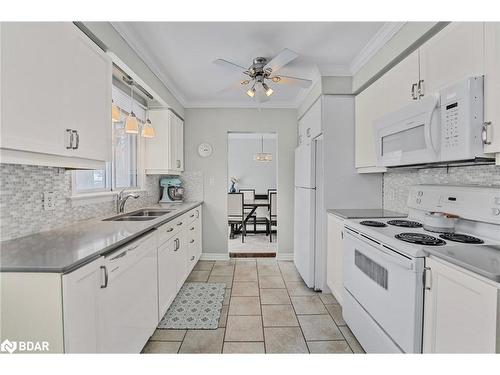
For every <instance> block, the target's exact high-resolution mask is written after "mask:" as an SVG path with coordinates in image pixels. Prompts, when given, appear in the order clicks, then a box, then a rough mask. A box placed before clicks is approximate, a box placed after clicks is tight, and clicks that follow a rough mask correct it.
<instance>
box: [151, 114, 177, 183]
mask: <svg viewBox="0 0 500 375" xmlns="http://www.w3.org/2000/svg"><path fill="white" fill-rule="evenodd" d="M149 119H150V120H151V122H152V123H153V126H154V128H155V132H156V136H155V137H154V138H151V139H148V140H147V143H146V174H174V175H175V174H180V173H181V172H182V171H184V122H183V121H182V120H181V119H180V118H179V117H177V116H176V115H175V114H174V113H173V112H172V111H170V110H168V109H153V110H149Z"/></svg>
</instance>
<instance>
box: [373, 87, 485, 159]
mask: <svg viewBox="0 0 500 375" xmlns="http://www.w3.org/2000/svg"><path fill="white" fill-rule="evenodd" d="M483 111H484V109H483V77H471V78H468V79H465V80H462V81H460V82H457V83H455V84H453V85H451V86H449V87H446V88H444V89H442V90H440V91H439V92H438V93H434V94H431V95H428V96H426V97H424V98H423V99H420V100H418V101H415V102H414V103H411V104H409V105H407V106H405V107H403V108H401V109H400V110H398V111H396V112H392V113H389V114H386V115H384V116H383V117H381V118H379V119H377V120H375V121H374V135H375V152H376V153H377V164H378V165H379V166H384V167H395V166H404V165H419V164H427V163H443V162H456V161H466V160H475V159H478V158H479V159H481V158H486V157H487V155H485V154H484V151H483V147H484V145H483V139H482V138H483V137H482V134H483Z"/></svg>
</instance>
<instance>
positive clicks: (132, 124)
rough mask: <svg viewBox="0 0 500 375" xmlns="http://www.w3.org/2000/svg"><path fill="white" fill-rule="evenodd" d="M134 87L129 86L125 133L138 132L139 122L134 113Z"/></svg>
mask: <svg viewBox="0 0 500 375" xmlns="http://www.w3.org/2000/svg"><path fill="white" fill-rule="evenodd" d="M133 108H134V88H133V86H132V85H131V86H130V114H129V115H128V117H127V120H126V121H125V133H129V134H138V133H139V122H138V121H137V117H136V116H135V113H134V109H133Z"/></svg>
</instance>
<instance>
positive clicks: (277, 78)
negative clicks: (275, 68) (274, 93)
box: [271, 76, 281, 83]
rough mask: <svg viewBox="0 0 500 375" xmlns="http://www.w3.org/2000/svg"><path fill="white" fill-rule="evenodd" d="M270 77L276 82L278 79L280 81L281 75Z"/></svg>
mask: <svg viewBox="0 0 500 375" xmlns="http://www.w3.org/2000/svg"><path fill="white" fill-rule="evenodd" d="M271 79H272V81H273V82H274V83H278V82H279V81H281V77H278V76H276V77H273V78H271Z"/></svg>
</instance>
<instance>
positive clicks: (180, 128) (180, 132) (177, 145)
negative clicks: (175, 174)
mask: <svg viewBox="0 0 500 375" xmlns="http://www.w3.org/2000/svg"><path fill="white" fill-rule="evenodd" d="M172 142H173V144H172V150H173V151H174V153H173V155H174V156H173V158H172V159H173V165H172V169H174V170H176V171H179V172H182V171H183V170H184V122H183V121H182V120H181V119H180V118H179V117H177V116H176V115H174V114H173V115H172Z"/></svg>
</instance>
